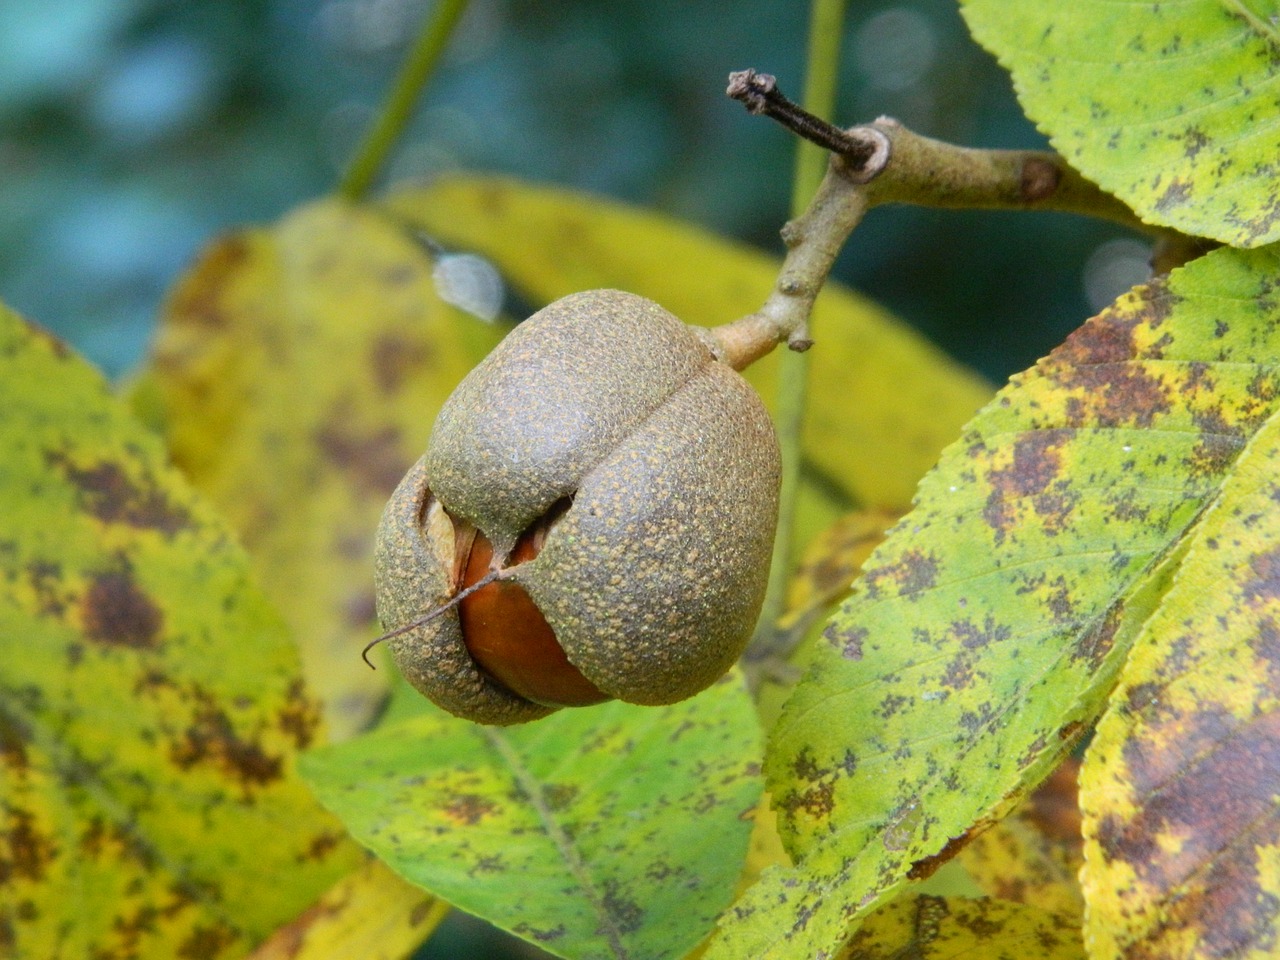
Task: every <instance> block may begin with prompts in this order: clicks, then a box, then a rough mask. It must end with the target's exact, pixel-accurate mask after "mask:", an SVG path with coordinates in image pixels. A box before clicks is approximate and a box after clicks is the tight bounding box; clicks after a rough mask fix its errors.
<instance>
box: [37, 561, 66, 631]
mask: <svg viewBox="0 0 1280 960" xmlns="http://www.w3.org/2000/svg"><path fill="white" fill-rule="evenodd" d="M27 582H28V583H29V584H30V585H31V590H32V592H33V593H35V595H36V606H37V609H38V610H39V611H40V613H41V614H42V615H43V616H48V617H61V616H62V614H63V613H65V612H66V609H67V602H68V600H69V596H68V588H67V583H66V581H65V580H64V578H63V575H62V566H61V565H60V564H57V563H54V562H52V561H49V560H33V561H31V563H29V564H27Z"/></svg>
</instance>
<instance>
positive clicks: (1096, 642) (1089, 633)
mask: <svg viewBox="0 0 1280 960" xmlns="http://www.w3.org/2000/svg"><path fill="white" fill-rule="evenodd" d="M1123 620H1124V607H1123V606H1122V605H1116V606H1114V607H1112V608H1111V609H1110V610H1108V611H1107V612H1106V614H1105V615H1104V616H1103V618H1102V619H1101V620H1100V621H1099V622H1098V623H1097V624H1095V625H1094V626H1093V627H1091V628H1090V629H1088V630H1086V631H1085V633H1084V634H1083V635H1082V636H1081V637H1080V639H1079V640H1078V641H1076V646H1075V650H1073V651H1072V654H1071V659H1072V660H1076V661H1080V660H1087V661H1088V662H1089V666H1090V668H1091V669H1093V670H1097V669H1099V668H1100V667H1101V666H1102V664H1103V661H1105V660H1106V658H1107V654H1108V653H1110V652H1111V648H1112V647H1114V646H1115V643H1116V634H1117V633H1118V632H1119V631H1120V624H1121V623H1122V622H1123Z"/></svg>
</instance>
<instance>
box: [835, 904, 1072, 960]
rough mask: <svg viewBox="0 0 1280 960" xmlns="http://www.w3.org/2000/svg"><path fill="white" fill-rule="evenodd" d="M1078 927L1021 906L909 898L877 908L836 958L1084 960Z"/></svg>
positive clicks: (842, 959)
mask: <svg viewBox="0 0 1280 960" xmlns="http://www.w3.org/2000/svg"><path fill="white" fill-rule="evenodd" d="M1084 956H1085V952H1084V945H1083V944H1082V943H1081V941H1080V928H1079V925H1078V924H1077V922H1076V921H1075V920H1074V919H1073V918H1072V917H1070V916H1065V917H1064V916H1059V915H1056V914H1052V913H1049V912H1047V911H1043V910H1039V909H1037V908H1035V907H1029V906H1026V905H1024V904H1016V903H1008V902H1005V901H1000V900H966V899H963V898H961V897H946V898H943V897H929V896H920V897H907V898H904V899H902V900H899V901H897V902H896V903H892V904H890V905H889V906H887V907H884V908H883V909H881V910H877V911H876V912H875V913H873V914H872V915H871V916H870V917H868V918H867V923H866V925H865V926H863V928H862V929H861V930H859V931H858V933H857V934H856V935H855V936H854V938H853V940H852V941H851V942H850V943H849V944H848V946H846V947H845V948H844V949H843V950H841V951H840V953H839V954H838V955H837V960H900V958H905V957H910V958H911V960H951V958H953V957H975V958H976V957H981V958H983V960H1083V958H1084Z"/></svg>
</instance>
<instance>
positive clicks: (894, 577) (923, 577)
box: [864, 550, 938, 597]
mask: <svg viewBox="0 0 1280 960" xmlns="http://www.w3.org/2000/svg"><path fill="white" fill-rule="evenodd" d="M937 579H938V558H937V557H936V556H934V555H933V554H930V553H924V552H922V551H920V550H907V551H906V552H905V553H903V555H902V559H900V560H898V561H896V562H895V563H891V564H887V565H886V566H883V567H879V568H877V569H875V570H869V571H867V574H866V577H865V579H864V582H865V583H866V585H867V593H868V594H869V595H870V596H872V597H878V596H880V591H881V585H882V584H885V583H892V584H893V585H895V586H896V587H897V591H898V593H897V595H898V596H900V597H910V596H911V595H913V594H916V593H920V592H921V591H924V590H929V589H930V588H932V587H933V586H934V584H935V583H936V582H937Z"/></svg>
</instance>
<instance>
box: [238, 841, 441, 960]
mask: <svg viewBox="0 0 1280 960" xmlns="http://www.w3.org/2000/svg"><path fill="white" fill-rule="evenodd" d="M448 913H449V904H447V903H445V902H444V901H443V900H437V899H436V898H435V897H431V896H428V895H426V894H424V893H423V892H422V891H421V890H419V889H418V888H417V887H413V886H410V885H409V884H407V883H405V882H404V881H403V880H401V879H400V878H399V877H398V876H396V875H395V874H394V873H392V872H391V871H390V870H389V869H387V867H385V866H383V864H382V863H381V861H378V860H374V859H370V860H369V861H368V862H367V863H365V865H364V866H363V867H361V868H360V869H359V870H357V871H355V872H354V873H352V874H350V875H348V876H345V877H343V878H342V879H341V880H339V881H338V882H337V883H336V884H334V885H333V887H331V888H330V889H329V890H326V891H325V892H324V895H323V896H321V897H320V899H319V900H318V901H316V903H314V904H313V905H312V906H310V907H308V908H307V909H306V911H304V912H303V913H302V915H301V916H299V917H298V919H296V920H295V921H293V922H292V923H290V924H288V925H286V926H284V927H281V928H280V929H279V930H277V931H276V932H275V933H274V934H272V935H271V937H270V939H268V940H267V941H266V942H265V943H264V944H262V946H260V947H258V949H257V950H255V951H254V952H253V954H252V955H251V956H250V957H248V958H247V960H338V958H344V957H358V958H360V960H400V958H401V957H407V956H409V955H410V954H412V953H413V952H414V951H415V950H416V949H417V948H418V946H419V945H420V944H421V943H422V942H423V941H424V940H426V939H427V938H428V937H429V936H431V933H432V931H434V930H435V928H436V926H437V925H438V924H439V923H440V921H441V920H443V919H444V918H445V916H447V915H448Z"/></svg>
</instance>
